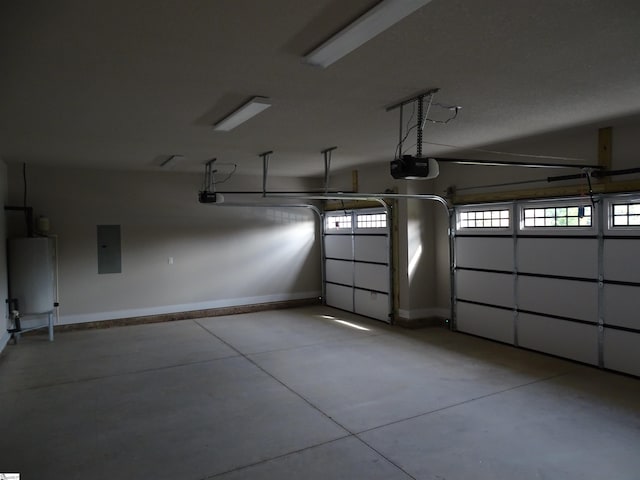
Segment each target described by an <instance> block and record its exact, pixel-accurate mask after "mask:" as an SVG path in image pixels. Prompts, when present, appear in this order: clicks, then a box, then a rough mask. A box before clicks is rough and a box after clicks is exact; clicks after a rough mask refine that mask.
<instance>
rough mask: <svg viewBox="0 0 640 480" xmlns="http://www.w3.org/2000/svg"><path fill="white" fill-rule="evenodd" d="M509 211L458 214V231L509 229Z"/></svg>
mask: <svg viewBox="0 0 640 480" xmlns="http://www.w3.org/2000/svg"><path fill="white" fill-rule="evenodd" d="M510 225H511V224H510V218H509V210H467V211H464V212H460V213H459V214H458V229H459V230H461V229H467V228H509V227H510Z"/></svg>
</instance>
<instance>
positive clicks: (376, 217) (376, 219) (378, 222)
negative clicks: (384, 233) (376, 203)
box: [357, 213, 387, 228]
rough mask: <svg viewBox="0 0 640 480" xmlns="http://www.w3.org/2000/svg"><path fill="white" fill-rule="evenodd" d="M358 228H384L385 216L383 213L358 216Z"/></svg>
mask: <svg viewBox="0 0 640 480" xmlns="http://www.w3.org/2000/svg"><path fill="white" fill-rule="evenodd" d="M357 225H358V228H386V227H387V215H386V214H384V213H367V214H362V215H358V218H357Z"/></svg>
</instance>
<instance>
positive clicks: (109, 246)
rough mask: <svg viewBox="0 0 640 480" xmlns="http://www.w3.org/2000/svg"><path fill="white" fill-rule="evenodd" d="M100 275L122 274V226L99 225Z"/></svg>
mask: <svg viewBox="0 0 640 480" xmlns="http://www.w3.org/2000/svg"><path fill="white" fill-rule="evenodd" d="M97 227H98V228H97V230H98V273H99V274H102V273H122V255H121V251H120V225H98V226H97Z"/></svg>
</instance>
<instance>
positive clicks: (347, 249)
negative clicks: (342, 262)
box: [324, 235, 353, 260]
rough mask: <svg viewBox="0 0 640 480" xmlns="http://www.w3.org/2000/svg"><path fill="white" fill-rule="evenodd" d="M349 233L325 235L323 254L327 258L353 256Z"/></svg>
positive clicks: (347, 257) (349, 257)
mask: <svg viewBox="0 0 640 480" xmlns="http://www.w3.org/2000/svg"><path fill="white" fill-rule="evenodd" d="M352 247H353V246H352V244H351V235H326V236H325V237H324V252H325V253H324V254H325V256H326V257H327V258H345V259H347V260H351V259H352V258H353V253H352Z"/></svg>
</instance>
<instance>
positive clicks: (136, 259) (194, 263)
mask: <svg viewBox="0 0 640 480" xmlns="http://www.w3.org/2000/svg"><path fill="white" fill-rule="evenodd" d="M9 178H10V179H12V181H11V182H10V185H11V188H10V189H9V195H10V198H11V199H12V200H14V201H18V199H21V198H22V194H23V191H22V172H21V168H20V166H19V165H10V166H9ZM27 179H28V192H29V193H28V203H29V205H31V206H33V207H34V213H35V216H36V217H37V216H39V215H44V216H46V217H48V218H49V220H50V224H51V233H52V234H55V235H57V236H58V245H59V300H60V312H59V313H60V323H62V324H65V323H77V322H87V321H97V320H106V319H114V318H127V317H134V316H142V315H153V314H161V313H171V312H180V311H190V310H199V309H206V308H216V307H223V306H234V305H246V304H255V303H264V302H271V301H282V300H290V299H300V298H310V297H316V296H319V295H320V291H321V285H320V254H319V244H318V242H319V236H318V221H317V220H316V218H315V215H314V214H313V213H312V212H311V211H310V210H308V209H294V208H262V207H261V208H249V207H241V208H235V207H219V206H215V205H202V204H199V203H198V201H197V193H198V190H199V189H200V188H201V184H202V176H201V175H197V174H187V173H174V172H154V173H142V172H129V173H124V172H113V171H92V170H80V169H63V168H45V167H35V166H28V168H27ZM270 183H271V184H273V185H274V186H277V187H278V188H292V189H303V188H305V187H306V184H305V182H304V181H303V180H295V179H292V180H286V181H285V180H280V179H273V180H272V181H271V182H270ZM224 185H225V187H227V189H228V190H244V189H250V190H256V189H257V187H259V186H260V179H259V178H258V179H256V178H253V177H250V178H242V177H233V179H232V181H229V182H228V183H225V184H224ZM230 197H231V196H227V201H231V200H237V201H240V199H239V198H233V199H232V198H230ZM253 200H254V201H255V200H256V199H255V198H253ZM97 225H120V228H121V259H122V271H121V273H110V274H98V260H97V251H98V248H99V246H98V244H97V238H96V236H97ZM9 226H10V229H11V231H10V233H11V234H12V235H21V234H23V233H24V232H22V231H21V230H20V229H21V228H22V225H12V224H10V225H9Z"/></svg>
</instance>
